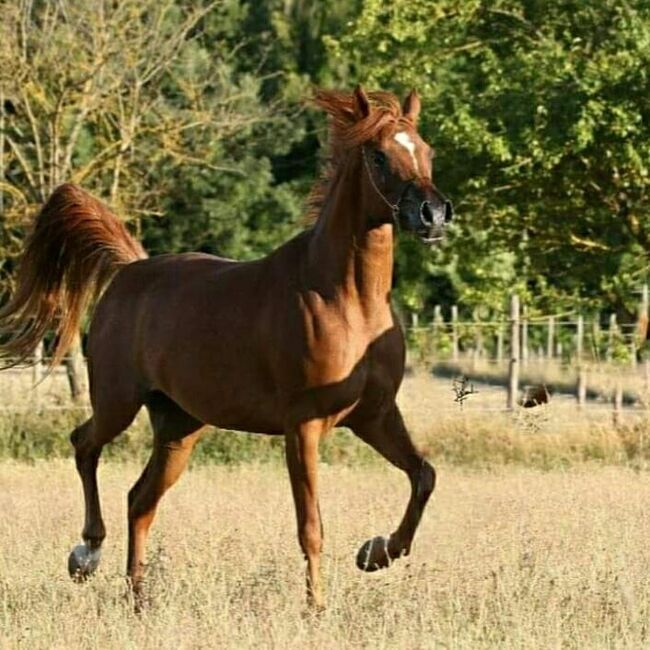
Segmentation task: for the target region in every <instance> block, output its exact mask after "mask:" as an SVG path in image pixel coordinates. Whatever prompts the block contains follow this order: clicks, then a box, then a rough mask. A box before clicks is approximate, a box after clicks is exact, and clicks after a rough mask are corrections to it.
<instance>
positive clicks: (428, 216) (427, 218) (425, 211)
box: [420, 201, 433, 226]
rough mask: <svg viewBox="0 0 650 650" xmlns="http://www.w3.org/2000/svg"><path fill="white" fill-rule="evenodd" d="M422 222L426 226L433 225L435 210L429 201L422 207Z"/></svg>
mask: <svg viewBox="0 0 650 650" xmlns="http://www.w3.org/2000/svg"><path fill="white" fill-rule="evenodd" d="M420 221H421V222H422V223H423V224H424V225H425V226H431V225H433V210H432V208H431V204H430V203H429V201H424V202H423V203H422V205H421V206H420Z"/></svg>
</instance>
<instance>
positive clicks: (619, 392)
mask: <svg viewBox="0 0 650 650" xmlns="http://www.w3.org/2000/svg"><path fill="white" fill-rule="evenodd" d="M622 411H623V382H622V381H621V377H620V375H619V376H618V377H617V378H616V387H615V388H614V412H613V413H612V416H613V419H614V425H615V426H616V425H619V424H620V423H621V413H622Z"/></svg>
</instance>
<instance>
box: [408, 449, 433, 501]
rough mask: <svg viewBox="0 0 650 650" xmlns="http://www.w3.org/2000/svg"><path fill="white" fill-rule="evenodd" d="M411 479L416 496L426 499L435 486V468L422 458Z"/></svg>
mask: <svg viewBox="0 0 650 650" xmlns="http://www.w3.org/2000/svg"><path fill="white" fill-rule="evenodd" d="M413 479H414V480H413V482H414V484H415V485H414V488H415V490H416V493H417V495H418V497H419V498H420V499H422V500H423V501H426V500H427V499H428V498H429V497H430V496H431V494H432V492H433V490H434V489H435V487H436V470H435V469H434V468H433V466H432V465H431V463H429V462H427V461H426V460H424V459H422V460H421V461H420V462H419V467H418V469H417V471H416V472H414V474H413Z"/></svg>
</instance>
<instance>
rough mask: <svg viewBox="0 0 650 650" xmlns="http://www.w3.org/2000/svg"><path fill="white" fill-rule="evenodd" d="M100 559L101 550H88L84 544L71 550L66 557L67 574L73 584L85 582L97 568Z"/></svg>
mask: <svg viewBox="0 0 650 650" xmlns="http://www.w3.org/2000/svg"><path fill="white" fill-rule="evenodd" d="M101 557H102V552H101V549H99V548H95V549H91V548H88V546H86V545H85V544H79V545H77V546H75V547H74V548H73V549H72V553H70V557H68V573H69V574H70V577H71V578H72V579H73V580H74V581H75V582H84V580H87V579H88V578H89V577H90V576H91V575H92V574H93V573H94V572H95V571H96V570H97V567H98V566H99V560H100V559H101Z"/></svg>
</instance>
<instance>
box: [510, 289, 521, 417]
mask: <svg viewBox="0 0 650 650" xmlns="http://www.w3.org/2000/svg"><path fill="white" fill-rule="evenodd" d="M518 395H519V296H518V295H517V294H513V295H512V296H511V297H510V367H509V373H508V409H510V410H511V411H512V410H513V409H514V408H515V406H516V405H517V397H518Z"/></svg>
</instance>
